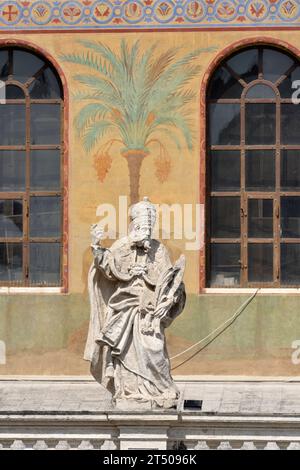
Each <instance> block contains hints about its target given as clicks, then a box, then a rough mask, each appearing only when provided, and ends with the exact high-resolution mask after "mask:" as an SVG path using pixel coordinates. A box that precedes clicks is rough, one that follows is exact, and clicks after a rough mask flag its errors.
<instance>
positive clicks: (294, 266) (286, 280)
mask: <svg viewBox="0 0 300 470" xmlns="http://www.w3.org/2000/svg"><path fill="white" fill-rule="evenodd" d="M280 259H281V261H280V263H281V283H282V284H284V285H293V284H294V285H298V284H299V282H300V244H299V243H281V250H280Z"/></svg>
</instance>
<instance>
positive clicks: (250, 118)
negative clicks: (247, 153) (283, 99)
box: [245, 103, 276, 145]
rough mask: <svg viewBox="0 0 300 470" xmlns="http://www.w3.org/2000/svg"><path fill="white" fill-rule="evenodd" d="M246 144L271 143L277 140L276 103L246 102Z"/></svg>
mask: <svg viewBox="0 0 300 470" xmlns="http://www.w3.org/2000/svg"><path fill="white" fill-rule="evenodd" d="M245 113H246V115H245V119H246V144H247V145H271V144H275V140H276V105H275V103H274V104H273V103H246V111H245Z"/></svg>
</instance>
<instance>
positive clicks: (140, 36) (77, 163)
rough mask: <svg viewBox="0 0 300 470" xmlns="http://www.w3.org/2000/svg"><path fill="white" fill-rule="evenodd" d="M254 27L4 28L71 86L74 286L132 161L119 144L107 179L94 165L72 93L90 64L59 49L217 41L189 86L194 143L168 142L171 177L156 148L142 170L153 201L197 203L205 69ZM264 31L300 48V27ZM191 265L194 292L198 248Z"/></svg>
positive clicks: (80, 281) (79, 288) (189, 282)
mask: <svg viewBox="0 0 300 470" xmlns="http://www.w3.org/2000/svg"><path fill="white" fill-rule="evenodd" d="M261 35H262V34H259V33H258V32H255V31H254V30H253V31H226V32H224V31H214V32H147V33H145V32H143V33H105V34H104V33H101V32H99V33H54V32H51V33H49V34H48V33H46V34H26V33H22V34H5V35H2V36H1V39H15V40H16V44H17V43H18V39H21V40H26V41H28V42H30V43H32V44H34V45H36V46H41V47H42V48H43V49H44V50H45V51H47V52H48V53H49V54H51V55H52V56H53V57H54V58H55V59H56V61H57V62H58V63H59V64H60V66H61V68H62V70H63V71H64V73H65V76H66V80H67V83H68V87H69V92H70V123H69V135H70V153H69V255H70V256H69V286H70V287H69V291H70V293H81V292H83V291H85V290H86V274H87V269H88V265H89V263H90V260H91V257H90V253H89V249H88V247H89V243H90V240H89V226H90V224H91V223H92V222H94V221H96V220H97V218H96V215H95V213H96V208H97V206H98V205H99V204H100V203H103V202H109V203H112V204H114V205H116V207H117V203H118V196H119V195H129V178H128V170H127V163H126V161H125V159H124V158H123V157H121V155H120V153H119V150H118V148H117V147H116V148H115V150H114V151H113V152H112V155H113V163H112V167H111V169H110V172H109V173H108V175H107V177H106V179H105V181H104V182H103V183H101V182H100V181H99V180H98V179H97V175H96V171H95V169H94V167H93V154H94V153H95V152H92V153H91V154H87V153H86V151H85V150H84V148H83V145H82V141H81V140H80V138H79V136H78V135H77V132H76V131H75V129H74V125H73V120H74V117H75V116H76V114H77V113H78V112H80V109H81V106H82V103H80V102H79V103H78V102H75V101H74V100H73V99H72V93H73V92H74V91H75V90H77V89H78V86H79V85H78V83H77V82H76V81H74V79H73V76H74V74H76V73H79V72H80V73H87V72H88V73H90V72H89V71H88V70H87V69H86V67H83V66H78V65H73V64H71V63H66V62H63V61H62V60H61V59H60V54H62V53H63V54H66V53H72V52H80V50H81V49H82V50H83V46H81V45H79V44H78V40H80V39H85V40H86V39H88V40H92V41H94V40H100V41H102V42H103V43H105V44H106V45H109V46H110V48H112V49H113V50H119V46H120V41H121V39H126V41H127V42H128V44H129V45H131V44H133V43H134V42H135V41H136V40H140V44H141V50H146V49H147V48H148V47H149V46H150V45H151V44H152V43H158V44H159V48H158V51H159V52H160V51H162V50H164V49H167V48H170V47H174V48H176V47H180V48H181V50H180V51H179V53H178V54H179V55H180V54H181V53H182V54H184V53H185V52H188V51H190V50H193V49H196V48H199V47H201V48H207V47H210V46H214V47H215V48H216V50H215V51H212V52H205V53H203V54H201V55H200V56H199V63H200V64H201V66H202V69H201V72H200V73H199V76H198V77H197V78H196V79H194V80H192V82H191V83H190V85H188V88H190V89H194V90H195V91H196V92H197V100H196V102H195V103H194V105H193V109H192V111H191V118H192V120H193V122H194V148H193V150H192V151H189V150H188V149H187V148H186V146H185V145H184V146H183V151H182V152H181V153H180V152H178V150H177V148H176V147H175V145H174V147H173V148H171V145H170V144H169V145H168V151H169V154H170V155H171V157H172V159H171V161H172V168H171V173H170V176H169V178H168V180H167V181H166V182H164V183H160V182H158V181H157V180H156V178H155V167H154V157H155V152H153V153H151V154H150V155H149V156H147V157H146V159H145V161H144V163H143V166H142V171H141V182H140V183H141V184H140V188H141V189H140V195H141V196H144V195H147V196H149V198H150V199H151V201H152V202H154V203H170V204H172V203H179V204H184V203H192V204H196V203H197V202H198V201H199V153H200V149H199V142H200V138H201V135H200V122H199V120H200V87H201V83H202V79H203V74H204V73H205V71H206V70H207V67H208V66H209V64H210V63H211V62H212V60H213V59H214V58H215V57H216V55H217V54H219V53H220V52H221V51H222V49H224V48H227V47H228V46H230V44H233V43H235V42H236V41H239V40H241V39H246V38H257V37H259V36H261ZM263 36H264V37H270V38H275V39H277V40H283V41H287V42H290V43H291V44H292V45H293V46H294V47H299V48H300V32H299V31H293V33H292V36H291V33H290V32H289V31H264V32H263ZM184 243H185V240H183V241H178V240H171V241H168V242H167V245H168V246H169V248H170V249H171V251H172V254H173V256H174V257H177V255H178V254H179V253H180V252H182V251H184ZM185 254H186V257H187V270H186V277H185V282H186V286H187V290H188V292H190V293H197V292H198V288H199V285H198V272H199V262H198V256H199V255H198V252H197V251H187V252H186V253H185Z"/></svg>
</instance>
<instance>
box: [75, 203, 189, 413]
mask: <svg viewBox="0 0 300 470" xmlns="http://www.w3.org/2000/svg"><path fill="white" fill-rule="evenodd" d="M130 218H131V224H130V228H129V234H128V236H126V237H123V238H121V239H119V240H117V241H116V242H115V243H114V244H113V245H112V246H111V248H110V249H106V248H103V247H101V239H102V238H103V230H102V229H101V227H100V226H99V225H96V224H94V225H92V227H91V236H92V244H91V248H92V252H93V255H94V262H93V264H92V266H91V269H90V272H89V295H90V304H91V317H90V326H89V333H88V338H87V344H86V349H85V356H84V358H85V359H87V360H89V361H90V362H91V373H92V375H93V376H94V377H95V379H96V380H97V381H98V382H100V383H101V384H102V385H103V386H104V387H106V388H107V389H108V390H109V391H110V392H111V393H112V395H113V403H114V404H115V405H116V406H122V405H125V406H126V404H127V405H128V406H129V405H130V404H131V405H134V406H139V405H142V404H145V406H148V407H150V408H155V407H160V408H172V407H174V406H176V403H177V400H178V397H179V392H178V389H177V387H176V386H175V384H174V382H173V379H172V377H171V373H170V361H169V357H168V353H167V349H166V339H165V334H164V333H165V328H166V327H168V326H169V325H170V324H171V323H172V321H173V320H174V319H175V318H176V317H177V316H178V315H179V314H180V313H181V312H182V310H183V308H184V304H185V298H186V296H185V289H184V284H183V282H182V278H183V273H184V267H185V258H184V256H183V255H182V256H181V257H180V258H179V259H178V261H177V262H176V263H175V264H174V265H172V264H171V261H170V258H169V255H168V251H167V249H166V248H165V246H164V245H163V244H162V243H160V242H159V241H157V240H155V239H153V238H152V231H153V227H154V224H155V219H156V210H155V206H153V205H152V204H151V203H150V202H149V201H148V199H147V198H144V200H143V201H141V202H139V203H137V204H135V205H133V206H132V207H131V211H130Z"/></svg>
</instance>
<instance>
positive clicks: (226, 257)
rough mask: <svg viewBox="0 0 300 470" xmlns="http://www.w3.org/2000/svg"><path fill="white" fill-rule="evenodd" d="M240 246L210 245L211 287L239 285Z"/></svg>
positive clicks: (236, 244)
mask: <svg viewBox="0 0 300 470" xmlns="http://www.w3.org/2000/svg"><path fill="white" fill-rule="evenodd" d="M240 256H241V255H240V245H239V244H238V243H212V244H211V285H212V286H224V287H233V286H236V285H238V284H239V283H240V272H241V265H240Z"/></svg>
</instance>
